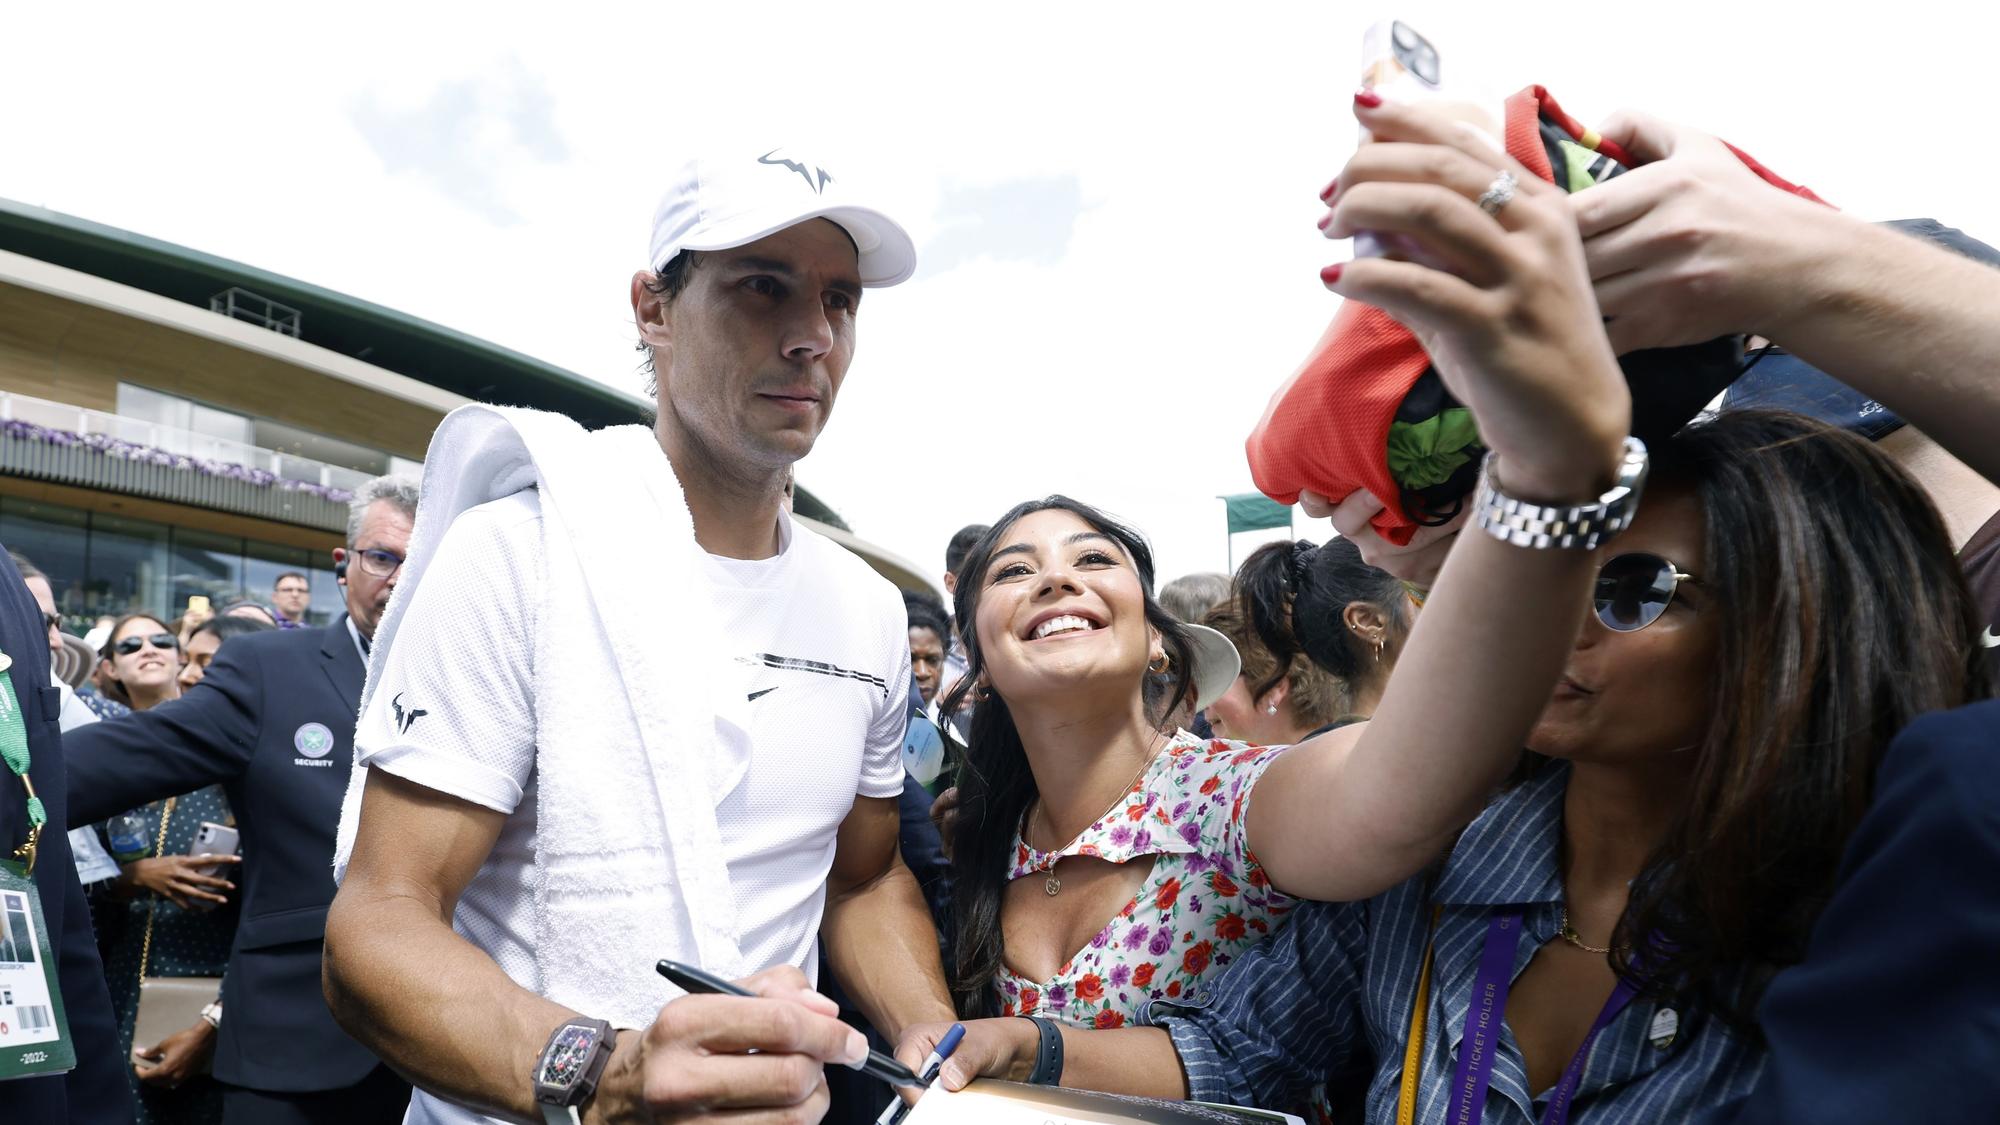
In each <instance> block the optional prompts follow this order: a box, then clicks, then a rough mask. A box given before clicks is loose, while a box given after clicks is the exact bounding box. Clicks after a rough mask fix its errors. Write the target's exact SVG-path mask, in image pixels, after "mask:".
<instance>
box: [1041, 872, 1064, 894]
mask: <svg viewBox="0 0 2000 1125" xmlns="http://www.w3.org/2000/svg"><path fill="white" fill-rule="evenodd" d="M1042 889H1043V890H1045V891H1047V892H1049V897H1050V898H1054V897H1055V896H1057V895H1059V894H1061V893H1062V880H1061V879H1058V878H1056V875H1055V872H1053V871H1051V872H1049V881H1048V882H1046V883H1043V884H1042Z"/></svg>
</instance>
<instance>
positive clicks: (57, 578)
mask: <svg viewBox="0 0 2000 1125" xmlns="http://www.w3.org/2000/svg"><path fill="white" fill-rule="evenodd" d="M89 523H90V517H89V516H88V515H86V514H85V513H84V512H82V511H80V510H78V509H76V508H68V507H64V506H63V505H61V504H44V503H42V502H40V501H36V500H16V499H15V498H13V497H12V496H9V497H6V498H4V499H0V545H5V547H6V548H7V549H8V550H10V551H13V552H15V553H16V554H19V555H22V556H25V557H26V558H27V560H28V561H29V562H32V563H34V564H35V565H36V566H38V567H40V568H41V569H42V572H43V573H45V574H47V575H48V576H49V586H50V587H51V588H52V589H54V590H55V593H56V608H57V609H58V610H60V611H61V612H62V614H63V616H64V617H65V618H66V620H65V621H64V622H63V626H64V628H66V629H68V630H70V631H71V632H73V633H77V634H82V633H84V632H86V631H87V630H88V629H89V628H90V619H89V618H88V617H87V616H86V610H85V607H84V591H83V587H84V562H85V559H86V558H87V555H88V551H87V540H88V531H87V529H88V527H89Z"/></svg>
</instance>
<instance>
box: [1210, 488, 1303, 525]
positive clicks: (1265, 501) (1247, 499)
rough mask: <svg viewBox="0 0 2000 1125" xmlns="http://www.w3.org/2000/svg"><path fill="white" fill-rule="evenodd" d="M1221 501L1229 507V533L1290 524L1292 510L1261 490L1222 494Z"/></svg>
mask: <svg viewBox="0 0 2000 1125" xmlns="http://www.w3.org/2000/svg"><path fill="white" fill-rule="evenodd" d="M1222 502H1223V503H1224V504H1226V505H1228V507H1229V534H1231V535H1234V534H1236V533H1237V532H1239V531H1261V530H1263V529H1264V528H1267V527H1290V526H1292V510H1291V509H1290V508H1288V507H1286V506H1285V505H1283V504H1280V503H1278V502H1277V501H1276V500H1273V499H1271V498H1270V497H1268V496H1266V495H1264V494H1263V493H1261V492H1245V493H1243V494H1242V495H1240V496H1224V497H1223V498H1222Z"/></svg>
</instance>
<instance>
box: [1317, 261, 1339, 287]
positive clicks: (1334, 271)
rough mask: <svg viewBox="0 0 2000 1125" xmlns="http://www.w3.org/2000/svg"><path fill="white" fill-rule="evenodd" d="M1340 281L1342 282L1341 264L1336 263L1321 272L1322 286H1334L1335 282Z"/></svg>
mask: <svg viewBox="0 0 2000 1125" xmlns="http://www.w3.org/2000/svg"><path fill="white" fill-rule="evenodd" d="M1339 280H1340V263H1339V262H1335V263H1334V264H1332V265H1330V266H1328V267H1326V268H1325V269H1323V270H1321V271H1319V283H1320V284H1321V285H1332V284H1333V283H1334V282H1336V281H1339Z"/></svg>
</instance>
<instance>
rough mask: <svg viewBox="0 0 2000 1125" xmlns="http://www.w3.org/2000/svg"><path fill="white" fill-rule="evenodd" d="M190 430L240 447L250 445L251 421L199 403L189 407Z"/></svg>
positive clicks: (230, 412) (239, 415)
mask: <svg viewBox="0 0 2000 1125" xmlns="http://www.w3.org/2000/svg"><path fill="white" fill-rule="evenodd" d="M188 429H190V430H193V431H194V432H195V433H198V434H202V435H205V436H207V437H212V438H221V439H222V440H224V441H229V442H235V443H237V444H238V445H248V444H250V419H248V418H246V417H244V416H243V415H241V414H237V413H234V412H232V411H228V410H217V409H216V408H215V407H213V406H203V405H202V404H200V403H198V402H196V403H190V404H189V406H188Z"/></svg>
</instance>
